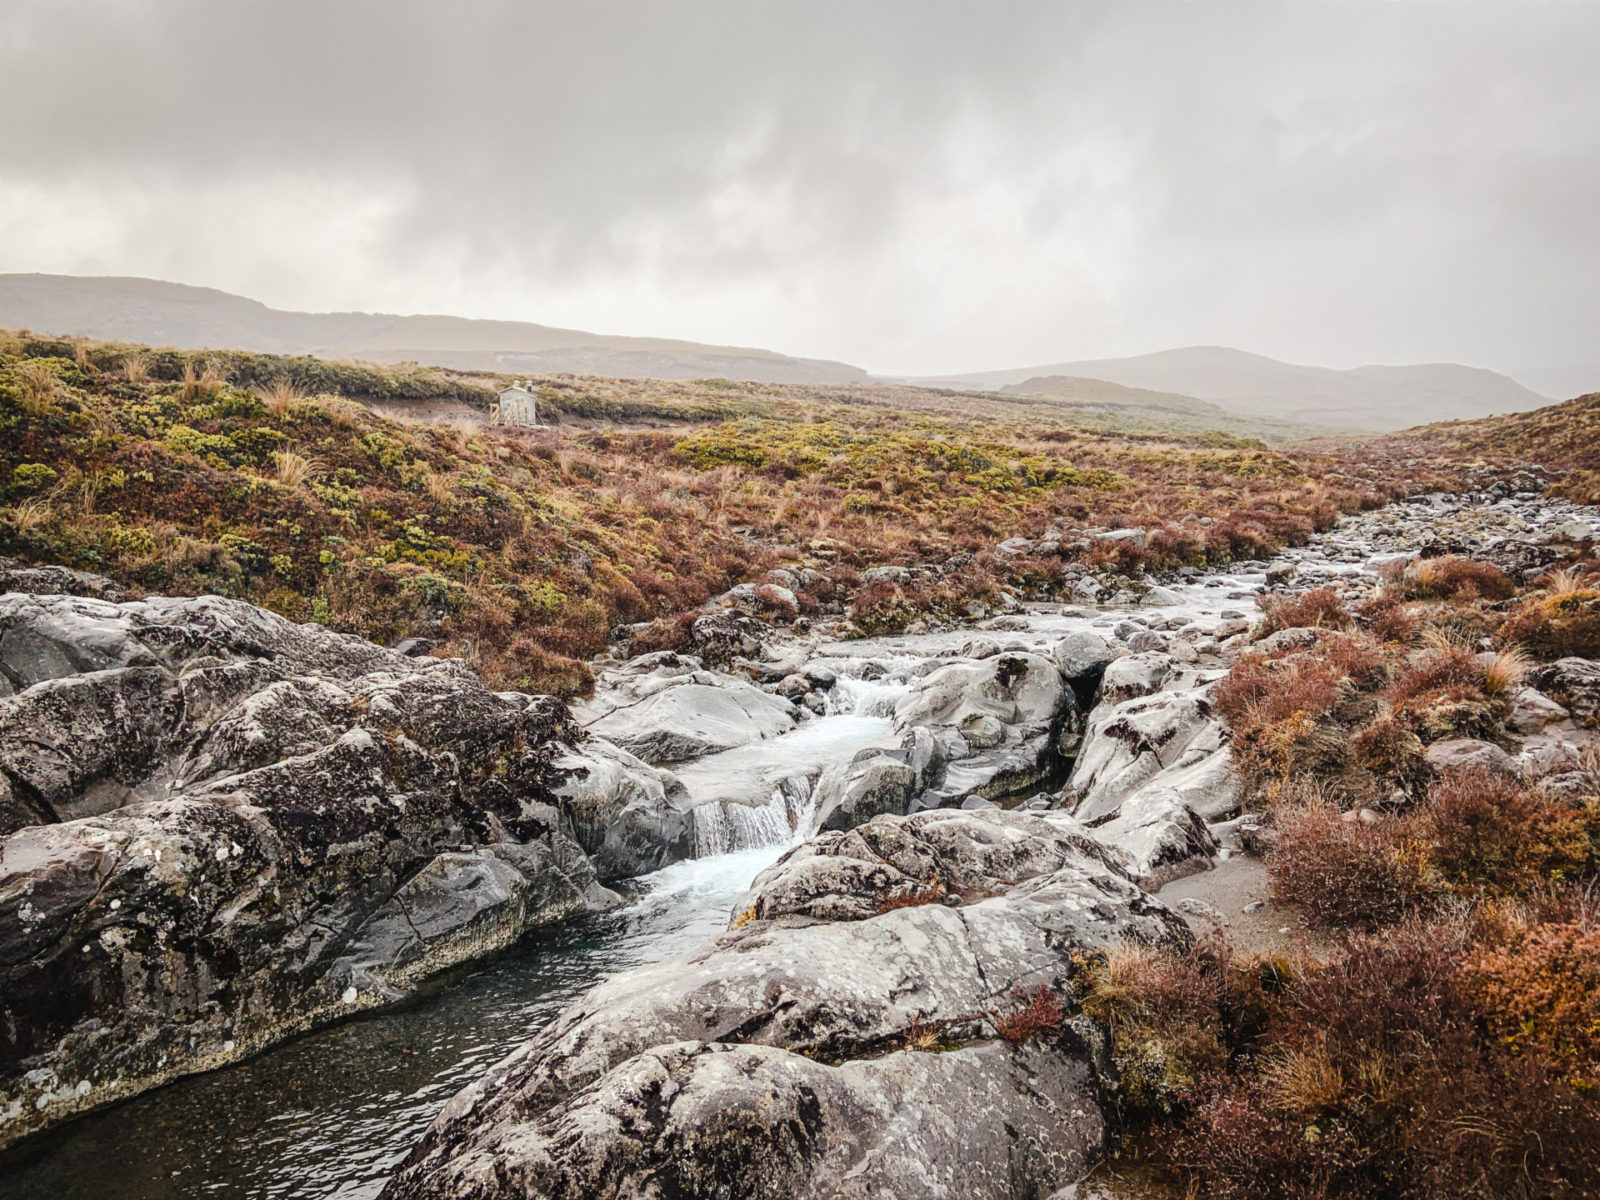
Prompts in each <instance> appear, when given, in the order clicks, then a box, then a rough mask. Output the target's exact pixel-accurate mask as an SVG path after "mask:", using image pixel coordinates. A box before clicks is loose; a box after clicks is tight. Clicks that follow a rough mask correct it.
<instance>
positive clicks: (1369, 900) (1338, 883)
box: [1267, 804, 1418, 929]
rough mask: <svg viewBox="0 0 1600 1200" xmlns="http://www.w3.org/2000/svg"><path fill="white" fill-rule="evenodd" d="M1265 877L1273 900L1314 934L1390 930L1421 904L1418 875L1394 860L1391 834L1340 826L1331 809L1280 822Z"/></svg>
mask: <svg viewBox="0 0 1600 1200" xmlns="http://www.w3.org/2000/svg"><path fill="white" fill-rule="evenodd" d="M1267 872H1268V875H1269V876H1270V877H1271V880H1272V898H1273V899H1274V900H1276V901H1278V902H1279V903H1281V904H1290V905H1293V906H1294V907H1295V908H1297V909H1298V910H1299V911H1300V912H1301V913H1303V914H1304V915H1305V918H1306V921H1307V923H1308V924H1309V925H1311V926H1312V927H1313V928H1316V929H1350V928H1356V929H1374V928H1377V927H1378V926H1380V925H1387V924H1389V923H1391V922H1393V921H1396V920H1398V919H1399V918H1400V917H1401V916H1402V915H1404V913H1405V912H1406V910H1407V909H1408V908H1409V907H1410V906H1411V905H1412V904H1413V903H1414V902H1415V900H1416V897H1417V890H1418V884H1417V881H1416V877H1415V871H1414V869H1412V868H1411V867H1410V866H1408V865H1407V864H1406V863H1405V862H1404V861H1403V859H1402V857H1401V855H1400V854H1399V853H1397V847H1396V844H1395V833H1394V831H1393V830H1392V829H1391V828H1390V827H1388V826H1385V825H1379V826H1370V825H1366V824H1364V823H1362V822H1360V821H1342V820H1340V819H1339V813H1338V812H1337V811H1336V810H1335V809H1334V808H1332V807H1331V806H1330V805H1326V804H1310V805H1307V806H1306V807H1304V808H1302V809H1300V810H1299V811H1292V812H1284V813H1283V814H1281V815H1280V818H1279V830H1278V839H1277V845H1276V847H1275V849H1274V851H1273V854H1272V857H1271V858H1270V859H1269V860H1268V861H1267Z"/></svg>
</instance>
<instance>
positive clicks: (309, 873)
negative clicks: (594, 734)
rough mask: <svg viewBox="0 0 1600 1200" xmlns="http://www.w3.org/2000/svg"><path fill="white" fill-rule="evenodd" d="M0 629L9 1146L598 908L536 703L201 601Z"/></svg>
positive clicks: (555, 732)
mask: <svg viewBox="0 0 1600 1200" xmlns="http://www.w3.org/2000/svg"><path fill="white" fill-rule="evenodd" d="M0 639H3V640H4V642H5V645H6V647H7V648H8V654H9V658H8V662H9V666H8V670H9V671H11V672H13V673H14V674H15V675H16V677H17V678H18V679H19V680H21V681H24V682H25V684H26V685H25V686H23V687H22V688H21V689H20V690H18V691H16V693H15V694H14V695H11V696H8V697H5V698H3V699H0V779H3V780H4V787H3V788H0V819H4V820H5V821H6V825H4V826H0V833H4V834H5V835H6V836H4V840H3V841H0V1026H3V1028H4V1029H5V1030H6V1036H5V1038H4V1039H3V1040H0V1143H6V1142H10V1141H12V1140H14V1139H15V1138H17V1137H19V1136H22V1135H23V1134H26V1133H29V1132H32V1131H34V1130H36V1129H40V1128H43V1127H44V1126H46V1125H49V1124H51V1123H53V1122H56V1121H59V1120H61V1119H63V1118H65V1117H67V1116H69V1115H72V1114H73V1113H76V1112H81V1111H84V1110H86V1109H90V1108H94V1107H97V1106H99V1105H103V1104H106V1103H111V1102H114V1101H116V1100H119V1099H124V1098H126V1097H128V1096H130V1095H133V1094H135V1093H137V1092H138V1091H140V1090H143V1089H144V1088H147V1087H151V1086H154V1085H155V1084H158V1083H162V1082H165V1081H167V1080H169V1079H172V1078H175V1077H177V1076H179V1075H182V1074H185V1073H188V1072H191V1071H196V1070H204V1069H209V1068H211V1067H215V1066H219V1065H221V1064H223V1063H225V1062H229V1061H233V1060H235V1059H238V1058H241V1057H244V1056H246V1055H249V1054H252V1053H255V1052H256V1051H258V1050H260V1049H262V1048H263V1047H265V1046H267V1045H270V1044H272V1043H273V1042H275V1041H278V1040H281V1039H282V1038H284V1037H287V1036H290V1035H292V1034H294V1033H297V1032H300V1031H302V1030H304V1029H306V1028H309V1027H311V1026H314V1025H316V1024H318V1023H321V1022H324V1021H327V1020H330V1019H334V1018H336V1017H339V1016H342V1015H344V1014H346V1013H348V1012H350V1011H352V1010H353V1009H358V1008H362V1007H369V1006H371V1005H374V1004H379V1003H384V1002H386V1001H388V1000H390V999H393V998H394V997H395V996H397V995H400V994H403V992H404V991H405V990H406V989H408V988H409V987H410V986H411V985H412V984H413V983H415V982H416V981H417V980H418V979H420V978H422V977H423V976H424V975H427V974H431V973H434V972H437V971H439V970H442V969H444V968H446V967H448V966H451V965H453V964H455V963H458V962H462V961H466V960H468V959H471V958H474V957H477V956H480V955H482V954H483V953H487V952H488V951H489V950H491V949H494V948H497V947H499V946H503V945H505V944H507V943H508V942H509V941H510V940H512V939H513V938H515V937H516V936H518V935H519V934H520V932H521V931H522V930H524V929H526V928H528V927H529V926H531V925H535V924H539V923H543V922H546V921H553V920H558V919H561V918H562V917H564V916H566V915H569V914H571V913H573V912H577V911H581V910H582V909H584V908H587V907H592V906H594V905H596V904H602V903H607V902H609V893H607V892H605V890H604V889H603V888H600V887H599V886H598V885H597V884H596V882H595V877H594V873H593V870H592V868H591V867H590V864H589V862H588V859H587V858H586V856H585V855H584V854H583V852H582V850H581V848H580V847H578V846H577V845H576V844H575V843H574V842H573V841H572V840H571V838H570V837H569V836H568V832H567V831H568V830H570V829H575V828H576V826H577V824H578V822H576V821H574V820H573V818H572V816H571V814H564V813H563V808H562V806H563V797H561V796H560V795H558V794H557V792H556V786H557V785H558V784H559V783H560V782H561V772H560V771H559V770H557V769H556V768H555V767H554V765H553V759H554V758H555V757H556V756H557V755H558V754H559V747H560V744H561V743H562V742H571V741H573V740H575V739H576V738H577V737H578V736H579V732H578V730H577V729H576V728H575V727H574V726H573V725H572V723H571V722H570V719H569V718H568V716H567V714H566V711H565V708H564V706H562V705H561V704H560V703H558V702H556V701H554V700H552V699H549V698H547V697H546V698H540V697H529V696H521V695H516V694H512V693H494V692H490V691H489V690H488V689H486V688H485V687H484V686H483V684H482V682H481V681H480V680H479V679H478V677H477V676H476V675H474V674H473V673H472V672H471V671H470V670H468V669H467V667H466V666H465V665H464V664H463V663H461V662H460V661H459V660H444V659H434V658H421V659H417V658H408V657H406V656H405V655H403V654H399V653H397V652H395V651H392V650H386V649H383V648H381V647H377V646H373V645H371V644H370V643H367V642H364V641H362V640H360V639H358V638H353V637H348V636H346V635H341V634H337V633H333V632H331V631H329V630H326V629H323V628H321V627H320V626H315V625H306V626H302V625H295V624H293V623H292V622H289V621H287V620H285V619H283V618H282V617H279V616H277V615H275V614H273V613H270V612H267V611H265V610H263V609H258V608H254V607H253V606H251V605H248V604H243V603H240V602H238V601H231V600H224V599H221V598H219V597H200V598H197V599H152V600H146V601H138V602H130V603H126V604H121V605H115V604H110V603H107V602H105V601H101V600H96V599H92V598H85V597H74V596H31V595H7V596H4V597H0ZM29 680H31V681H32V682H31V683H27V682H26V681H29ZM19 797H21V798H22V799H19Z"/></svg>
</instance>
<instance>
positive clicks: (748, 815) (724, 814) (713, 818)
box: [689, 774, 817, 858]
mask: <svg viewBox="0 0 1600 1200" xmlns="http://www.w3.org/2000/svg"><path fill="white" fill-rule="evenodd" d="M816 787H817V775H816V774H806V775H791V776H790V777H789V778H787V779H785V780H783V781H782V782H781V783H779V784H778V786H777V787H775V788H773V790H772V796H771V798H770V799H769V800H768V801H767V802H766V803H765V804H759V805H757V804H740V803H739V802H738V801H736V800H713V801H710V802H709V803H706V804H700V805H696V806H695V807H694V808H692V809H690V810H689V817H690V821H691V823H692V826H693V830H694V857H695V858H706V857H709V856H710V855H713V854H732V853H734V852H735V851H739V850H753V849H755V848H757V847H759V846H786V845H788V844H789V843H790V842H792V841H794V840H795V839H796V838H797V837H806V836H808V835H809V834H810V833H811V822H812V820H813V819H814V818H815V816H816V795H815V793H816Z"/></svg>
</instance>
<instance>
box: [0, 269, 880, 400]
mask: <svg viewBox="0 0 1600 1200" xmlns="http://www.w3.org/2000/svg"><path fill="white" fill-rule="evenodd" d="M0 327H5V328H11V329H18V328H27V329H32V330H34V331H35V332H39V333H49V334H74V335H79V336H84V337H92V338H99V339H102V340H106V341H119V342H133V343H143V344H147V345H154V346H171V347H174V348H176V349H180V350H207V349H229V350H254V351H260V352H265V353H272V354H314V355H316V356H318V357H320V358H329V359H357V360H363V361H370V362H380V363H397V362H420V363H427V364H430V365H433V366H440V367H452V368H454V369H456V370H484V371H498V372H508V373H512V374H518V373H527V374H540V373H550V372H570V373H572V374H580V375H612V376H618V377H623V378H649V379H704V378H724V379H738V380H750V381H755V382H761V383H850V382H855V381H861V380H865V379H866V378H867V373H866V372H865V371H863V370H861V369H860V368H859V367H853V366H850V365H848V364H847V363H839V362H828V361H824V360H822V359H814V358H793V357H790V356H789V355H785V354H777V353H774V352H772V351H770V350H755V349H746V348H743V347H735V346H708V345H702V344H700V343H698V342H683V341H674V340H671V339H668V338H641V337H613V336H609V335H605V334H597V333H585V332H583V331H581V330H576V329H557V328H554V327H552V326H548V325H535V324H531V323H529V322H526V321H483V320H469V319H467V318H464V317H447V316H394V315H389V314H384V313H362V312H346V313H303V312H286V311H282V310H279V309H273V308H268V307H267V306H266V305H264V304H262V303H260V302H259V301H255V300H250V299H247V298H245V297H243V296H235V295H232V294H231V293H228V292H222V291H218V290H216V289H215V288H202V287H190V286H188V285H186V284H178V283H163V282H161V281H159V280H154V279H136V278H127V277H110V276H75V275H21V274H7V275H0Z"/></svg>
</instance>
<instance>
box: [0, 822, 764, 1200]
mask: <svg viewBox="0 0 1600 1200" xmlns="http://www.w3.org/2000/svg"><path fill="white" fill-rule="evenodd" d="M781 852H782V851H781V848H779V847H765V848H762V849H758V850H752V851H746V852H743V853H739V854H727V855H719V856H717V857H716V858H708V859H698V860H695V861H692V862H686V863H679V864H677V865H676V866H673V867H669V868H667V869H666V870H664V871H659V872H657V873H656V874H654V875H651V876H647V877H646V878H644V879H642V880H640V881H638V883H637V885H636V886H637V887H638V890H639V893H640V897H639V901H638V903H637V904H635V905H633V906H631V907H630V908H628V909H625V910H623V911H621V912H615V913H608V914H604V915H602V916H598V917H592V918H588V919H586V920H583V921H578V922H573V923H570V924H568V925H565V926H563V927H561V928H559V929H555V930H551V931H548V932H545V933H543V934H537V935H534V936H531V937H529V938H527V939H526V940H524V941H523V942H522V943H520V944H519V945H518V946H517V947H516V948H515V949H513V950H512V951H510V952H509V953H507V954H506V955H504V956H503V957H501V958H499V959H496V960H495V961H494V962H492V963H489V964H486V965H481V966H478V967H476V968H472V969H470V970H466V971H463V972H458V973H457V974H455V975H453V976H448V977H446V978H444V979H441V980H439V981H437V982H436V983H435V984H434V986H433V987H432V988H430V989H429V992H428V993H427V994H426V995H424V996H423V997H421V998H419V999H418V1000H416V1001H414V1002H412V1003H410V1004H408V1005H406V1006H405V1007H403V1008H399V1009H394V1010H391V1011H387V1012H380V1013H377V1014H373V1015H370V1016H366V1017H363V1018H362V1019H360V1020H356V1021H352V1022H349V1023H348V1024H344V1025H339V1026H335V1027H333V1028H331V1029H325V1030H321V1031H319V1032H316V1033H313V1034H309V1035H307V1036H305V1037H303V1038H299V1039H297V1040H295V1041H293V1042H290V1043H288V1044H286V1045H283V1046H279V1047H277V1048H276V1049H273V1050H270V1051H268V1052H267V1053H265V1054H263V1055H260V1056H259V1057H257V1058H254V1059H251V1060H250V1061H249V1062H247V1063H243V1064H241V1065H239V1066H235V1067H228V1068H225V1069H223V1070H221V1071H216V1072H213V1073H212V1074H209V1075H200V1076H194V1077H191V1078H189V1079H185V1080H181V1081H179V1082H178V1083H175V1084H173V1085H171V1086H169V1087H166V1088H162V1089H160V1090H158V1091H154V1092H150V1093H148V1094H146V1095H144V1096H141V1097H138V1098H136V1099H134V1100H131V1101H129V1102H128V1103H126V1104H123V1105H120V1106H118V1107H117V1108H114V1109H111V1110H109V1111H107V1112H104V1113H100V1114H97V1115H94V1116H91V1117H87V1118H84V1119H83V1120H80V1121H76V1122H74V1123H72V1124H71V1125H68V1126H66V1127H64V1128H63V1129H61V1130H59V1131H57V1132H56V1133H54V1134H48V1135H45V1137H43V1138H41V1139H39V1140H37V1141H35V1142H34V1143H32V1144H31V1145H30V1146H28V1147H26V1148H25V1149H26V1152H27V1157H23V1158H13V1159H10V1160H7V1161H5V1162H0V1197H5V1198H6V1200H11V1198H13V1197H14V1198H17V1200H22V1198H27V1200H64V1198H67V1197H80V1196H82V1197H95V1198H96V1200H158V1198H160V1200H167V1198H175V1197H216V1196H227V1197H251V1198H257V1197H260V1198H267V1197H272V1198H275V1200H276V1198H288V1197H293V1198H295V1200H300V1198H310V1197H318V1198H322V1197H340V1198H341V1200H357V1198H361V1197H371V1196H375V1195H376V1194H377V1193H378V1191H379V1190H380V1189H381V1188H382V1186H383V1182H384V1180H385V1179H387V1178H388V1175H389V1172H390V1171H391V1170H392V1169H393V1167H394V1165H395V1164H396V1163H397V1162H399V1160H400V1159H401V1158H403V1157H404V1156H405V1154H406V1153H407V1151H409V1150H410V1148H411V1146H412V1144H413V1143H415V1141H416V1140H417V1138H418V1137H420V1136H421V1134H422V1131H423V1130H424V1129H425V1128H426V1127H427V1125H428V1122H429V1121H431V1120H432V1119H433V1116H434V1114H435V1113H436V1112H438V1111H439V1109H440V1107H441V1106H442V1105H443V1104H444V1102H445V1101H446V1100H448V1099H449V1098H450V1097H451V1096H452V1095H454V1094H455V1093H456V1092H457V1091H459V1090H460V1089H461V1088H462V1087H464V1086H465V1085H466V1084H467V1083H469V1082H470V1081H471V1080H472V1079H474V1078H475V1077H476V1076H477V1075H478V1074H479V1073H480V1072H482V1070H483V1069H484V1068H485V1067H486V1066H488V1065H489V1064H490V1063H492V1062H494V1061H495V1060H496V1059H498V1058H500V1057H502V1056H503V1055H505V1054H506V1053H508V1052H509V1051H511V1050H512V1049H514V1048H515V1047H516V1046H517V1045H518V1044H519V1043H520V1042H522V1041H523V1040H524V1039H525V1038H527V1037H528V1036H529V1035H530V1034H531V1033H533V1032H534V1031H535V1030H537V1029H538V1028H539V1027H540V1026H541V1025H543V1024H544V1023H545V1022H547V1021H548V1020H550V1018H551V1017H553V1016H554V1015H555V1014H556V1013H557V1012H559V1011H560V1010H561V1009H562V1008H563V1007H564V1006H565V1005H567V1004H568V1003H570V1002H571V1001H572V1000H574V999H575V998H576V997H578V996H579V995H581V994H582V993H583V992H584V991H586V990H587V989H588V988H590V987H592V986H593V985H594V984H595V983H597V982H598V981H599V980H601V979H603V978H605V977H606V976H608V975H612V974H615V973H616V972H617V971H621V970H625V969H627V968H629V967H634V966H639V965H641V964H645V963H651V962H658V961H660V960H661V959H664V958H670V957H673V956H677V955H684V954H688V953H690V952H692V951H693V950H695V949H697V948H699V947H700V946H702V945H703V944H704V943H705V942H706V941H708V940H709V939H710V938H712V937H714V936H715V935H716V934H717V933H719V932H720V931H721V930H722V929H724V928H725V927H726V924H727V920H728V914H729V911H730V910H731V908H732V905H733V902H734V899H735V898H736V897H737V896H738V894H739V892H741V891H742V890H743V889H744V887H745V886H746V885H747V884H748V883H749V881H750V880H751V879H753V878H754V877H755V875H756V873H757V872H758V871H759V870H760V869H761V868H762V867H764V866H766V865H767V864H768V863H770V862H772V861H773V860H774V859H776V858H777V857H778V855H779V854H780V853H781Z"/></svg>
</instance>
